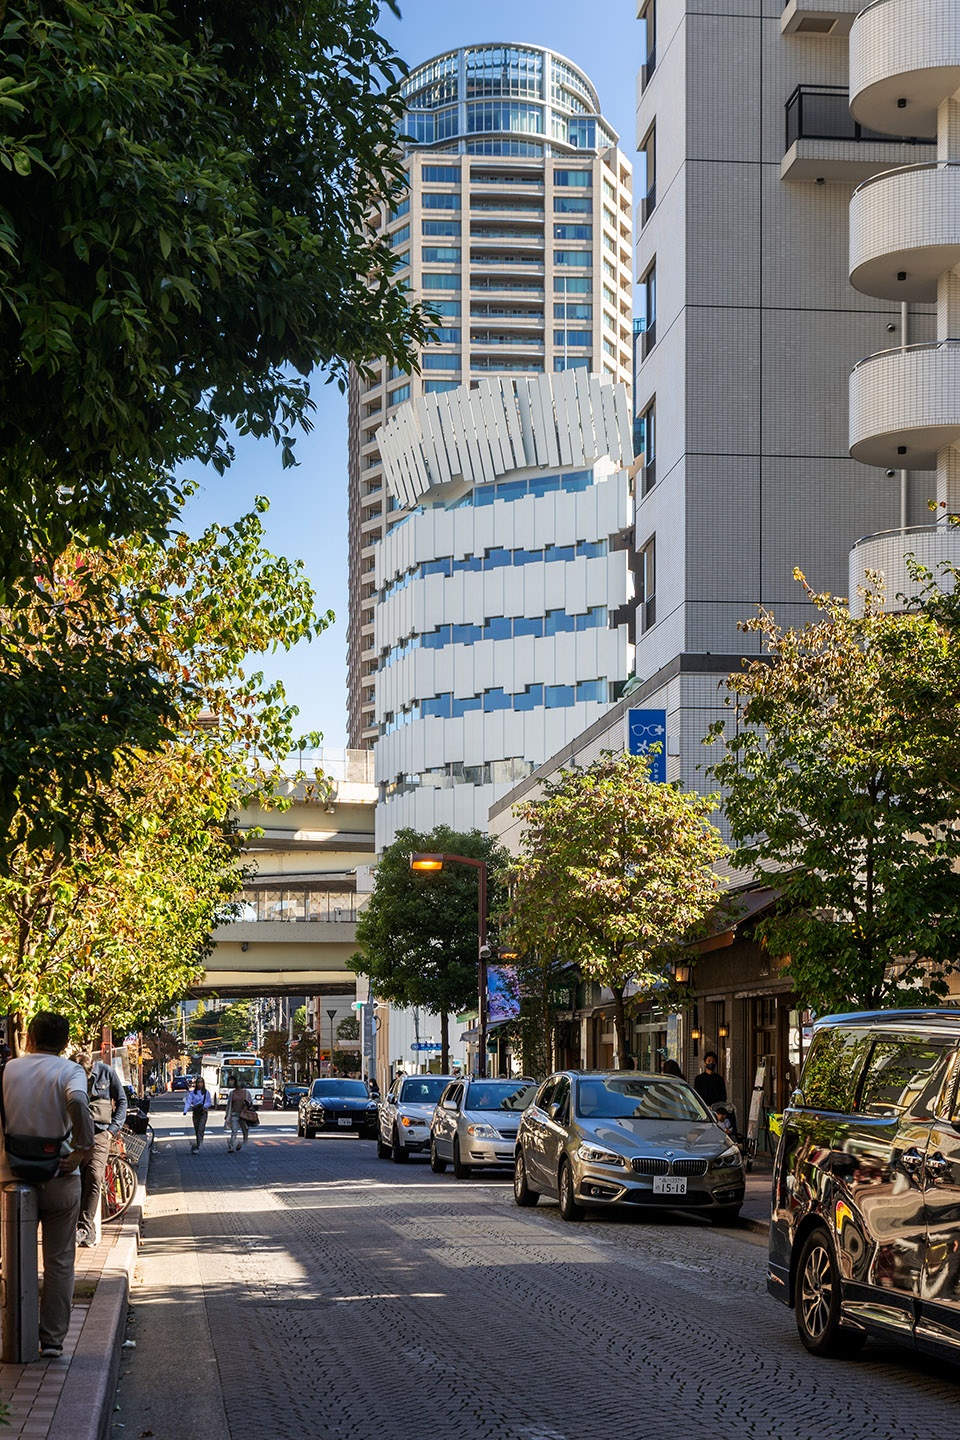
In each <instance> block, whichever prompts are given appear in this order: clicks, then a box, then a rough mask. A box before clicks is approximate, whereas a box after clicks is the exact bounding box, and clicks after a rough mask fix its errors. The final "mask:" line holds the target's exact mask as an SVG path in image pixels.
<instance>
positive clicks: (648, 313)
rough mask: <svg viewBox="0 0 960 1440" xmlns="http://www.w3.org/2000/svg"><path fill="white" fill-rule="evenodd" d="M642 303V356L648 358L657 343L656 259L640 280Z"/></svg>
mask: <svg viewBox="0 0 960 1440" xmlns="http://www.w3.org/2000/svg"><path fill="white" fill-rule="evenodd" d="M640 293H641V304H642V306H643V314H642V315H641V317H640V322H641V328H642V334H641V352H640V353H641V358H642V359H644V360H646V358H647V356H648V355H649V354H650V351H651V350H652V349H653V347H654V345H655V344H656V343H657V264H656V261H654V263H653V264H652V265H651V266H650V267H649V269H648V270H647V272H646V274H645V275H644V276H643V278H642V279H641V281H640Z"/></svg>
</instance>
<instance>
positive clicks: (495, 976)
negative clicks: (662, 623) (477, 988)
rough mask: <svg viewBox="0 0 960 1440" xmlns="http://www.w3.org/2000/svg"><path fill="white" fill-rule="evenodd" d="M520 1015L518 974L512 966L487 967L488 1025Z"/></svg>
mask: <svg viewBox="0 0 960 1440" xmlns="http://www.w3.org/2000/svg"><path fill="white" fill-rule="evenodd" d="M519 1014H520V997H519V995H518V994H517V972H516V970H515V969H514V967H513V966H512V965H488V966H487V1025H488V1026H490V1025H497V1024H499V1023H500V1021H502V1020H513V1019H515V1018H516V1016H517V1015H519Z"/></svg>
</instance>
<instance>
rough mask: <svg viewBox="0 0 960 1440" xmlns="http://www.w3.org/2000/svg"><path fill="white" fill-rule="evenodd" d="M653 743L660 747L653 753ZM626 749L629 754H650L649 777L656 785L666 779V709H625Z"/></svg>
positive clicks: (662, 783)
mask: <svg viewBox="0 0 960 1440" xmlns="http://www.w3.org/2000/svg"><path fill="white" fill-rule="evenodd" d="M654 745H659V747H660V749H659V751H658V752H657V753H656V754H655V755H651V754H650V751H651V748H652V747H653V746H654ZM627 751H628V753H629V754H630V755H649V756H650V779H651V780H652V781H653V782H654V783H655V784H656V785H665V784H666V781H667V712H666V710H628V711H627Z"/></svg>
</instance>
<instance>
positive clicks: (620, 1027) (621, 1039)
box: [610, 985, 630, 1070]
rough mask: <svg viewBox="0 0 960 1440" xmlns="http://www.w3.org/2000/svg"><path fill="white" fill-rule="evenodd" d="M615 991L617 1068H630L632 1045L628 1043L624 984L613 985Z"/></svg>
mask: <svg viewBox="0 0 960 1440" xmlns="http://www.w3.org/2000/svg"><path fill="white" fill-rule="evenodd" d="M610 989H611V991H612V992H613V1018H614V1026H615V1028H616V1034H617V1069H618V1070H628V1069H629V1068H630V1047H629V1045H628V1044H627V1012H626V1009H625V1007H624V1003H623V991H624V987H623V986H622V985H611V986H610Z"/></svg>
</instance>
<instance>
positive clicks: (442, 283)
mask: <svg viewBox="0 0 960 1440" xmlns="http://www.w3.org/2000/svg"><path fill="white" fill-rule="evenodd" d="M420 284H421V287H422V288H423V289H424V290H459V289H460V276H459V275H436V274H432V275H424V276H423V278H422V279H421V281H420Z"/></svg>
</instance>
